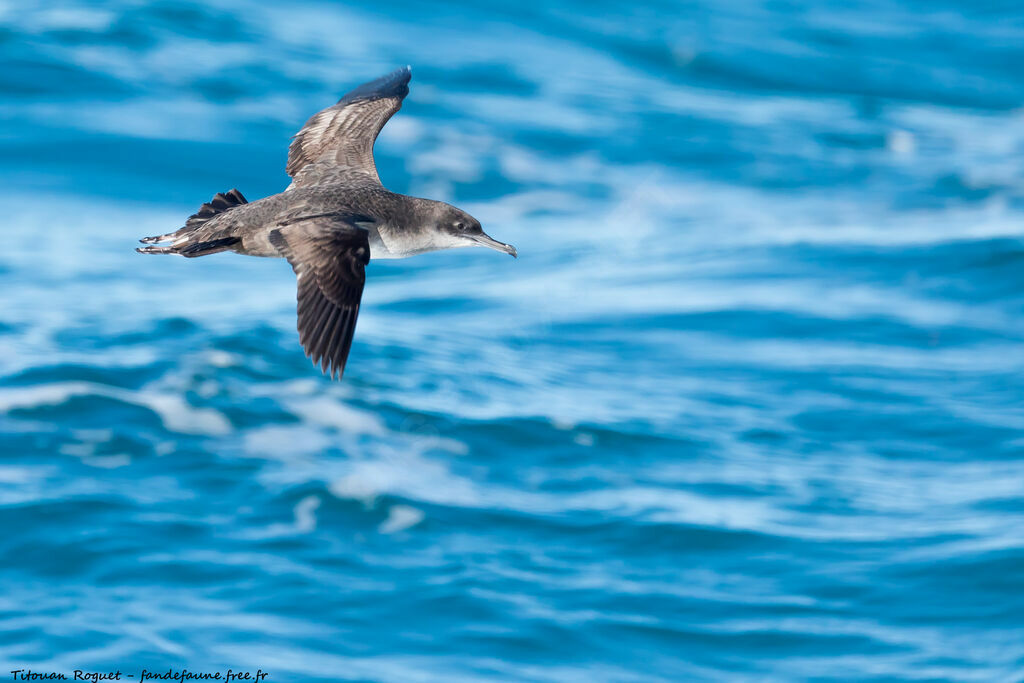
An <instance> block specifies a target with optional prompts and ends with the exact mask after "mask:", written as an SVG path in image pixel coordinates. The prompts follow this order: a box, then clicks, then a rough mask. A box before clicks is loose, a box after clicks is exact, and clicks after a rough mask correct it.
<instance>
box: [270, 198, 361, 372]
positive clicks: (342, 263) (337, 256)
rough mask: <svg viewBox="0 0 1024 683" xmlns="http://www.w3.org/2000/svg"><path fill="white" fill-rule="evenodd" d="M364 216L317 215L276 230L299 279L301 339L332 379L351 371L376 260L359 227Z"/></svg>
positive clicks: (274, 235)
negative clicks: (350, 355)
mask: <svg viewBox="0 0 1024 683" xmlns="http://www.w3.org/2000/svg"><path fill="white" fill-rule="evenodd" d="M363 218H364V217H361V216H355V215H331V216H316V217H312V218H306V219H302V220H298V221H295V222H293V223H290V224H288V225H285V226H282V227H279V228H276V229H274V230H272V231H271V233H270V242H271V243H272V244H273V245H274V246H275V247H277V250H278V251H280V252H281V254H282V255H283V256H284V257H285V258H286V259H288V262H289V263H290V264H291V265H292V269H293V270H294V271H295V276H296V277H297V278H298V309H299V311H298V312H299V323H298V327H299V341H300V342H301V343H302V348H303V349H305V351H306V355H307V356H309V358H310V359H311V360H312V361H313V363H314V364H318V365H319V366H320V369H321V371H323V372H326V373H328V374H329V375H330V376H331V377H332V378H333V377H334V376H335V375H337V377H338V378H339V379H340V378H341V375H342V373H343V372H344V370H345V360H346V359H347V358H348V351H349V349H350V348H351V346H352V334H353V333H354V332H355V328H356V317H357V316H358V315H359V300H360V298H361V297H362V296H363V284H364V283H365V282H366V271H365V266H366V264H367V263H369V262H370V245H369V242H368V233H367V231H366V230H364V229H362V228H360V227H358V226H357V222H359V221H361V220H363Z"/></svg>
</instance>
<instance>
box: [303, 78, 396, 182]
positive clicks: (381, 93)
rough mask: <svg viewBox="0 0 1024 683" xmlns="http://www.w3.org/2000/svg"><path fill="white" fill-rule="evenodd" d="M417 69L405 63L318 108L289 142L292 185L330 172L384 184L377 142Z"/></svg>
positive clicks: (344, 176)
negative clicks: (376, 160) (377, 161)
mask: <svg viewBox="0 0 1024 683" xmlns="http://www.w3.org/2000/svg"><path fill="white" fill-rule="evenodd" d="M410 78H412V71H411V70H410V68H409V67H407V66H406V67H403V68H401V69H397V70H395V71H392V72H391V73H389V74H387V75H385V76H381V77H380V78H378V79H376V80H373V81H370V82H369V83H364V84H363V85H361V86H359V87H358V88H356V89H355V90H352V91H351V92H349V93H347V94H346V95H345V96H344V97H342V98H341V99H340V100H338V103H337V104H336V105H334V106H333V107H328V108H327V109H324V110H322V111H319V112H317V113H316V114H314V115H313V116H312V117H311V118H310V119H309V120H308V121H306V125H305V126H303V127H302V130H300V131H299V132H298V133H296V134H295V137H294V138H293V139H292V143H291V145H290V146H289V147H288V165H287V167H286V170H287V171H288V175H290V176H291V177H292V185H295V186H297V185H312V184H315V183H317V182H319V181H321V180H323V179H324V178H325V177H330V178H338V179H344V178H349V179H352V178H359V179H363V180H368V181H370V182H373V183H376V184H378V185H379V184H380V177H379V176H378V175H377V166H376V164H374V162H373V143H374V142H375V141H376V140H377V135H378V134H379V133H380V131H381V129H382V128H383V127H384V124H385V123H387V122H388V119H390V118H391V117H392V116H394V114H395V112H397V111H398V110H399V109H400V108H401V107H402V100H403V99H405V96H406V95H408V94H409V79H410Z"/></svg>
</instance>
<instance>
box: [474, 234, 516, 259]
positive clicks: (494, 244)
mask: <svg viewBox="0 0 1024 683" xmlns="http://www.w3.org/2000/svg"><path fill="white" fill-rule="evenodd" d="M473 240H474V241H476V243H477V244H479V245H480V246H482V247H488V248H490V249H494V250H495V251H503V252H505V253H506V254H508V255H510V256H511V257H512V258H516V257H517V256H518V253H517V252H516V248H515V247H513V246H512V245H511V244H505V243H504V242H499V241H498V240H496V239H494V238H493V237H490V236H489V235H484V234H480V235H473Z"/></svg>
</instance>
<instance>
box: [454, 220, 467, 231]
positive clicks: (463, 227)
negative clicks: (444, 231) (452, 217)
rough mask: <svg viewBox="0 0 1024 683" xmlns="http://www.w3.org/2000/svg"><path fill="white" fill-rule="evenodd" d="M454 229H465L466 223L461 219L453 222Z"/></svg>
mask: <svg viewBox="0 0 1024 683" xmlns="http://www.w3.org/2000/svg"><path fill="white" fill-rule="evenodd" d="M455 229H456V230H465V229H466V224H465V223H463V222H462V221H458V222H457V223H455Z"/></svg>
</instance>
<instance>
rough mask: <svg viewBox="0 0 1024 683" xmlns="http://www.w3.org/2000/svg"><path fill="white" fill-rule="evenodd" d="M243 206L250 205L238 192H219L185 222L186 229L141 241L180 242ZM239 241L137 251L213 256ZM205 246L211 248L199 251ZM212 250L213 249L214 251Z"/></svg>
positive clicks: (229, 240) (218, 241)
mask: <svg viewBox="0 0 1024 683" xmlns="http://www.w3.org/2000/svg"><path fill="white" fill-rule="evenodd" d="M242 204H248V202H247V201H246V199H245V197H243V196H242V193H241V192H239V191H238V190H230V191H228V192H218V193H217V194H215V195H214V196H213V199H211V200H210V201H208V202H207V203H205V204H203V205H202V206H200V207H199V211H197V212H195V213H194V214H192V215H191V216H189V218H188V220H187V221H185V227H183V228H181V229H180V230H175V231H174V232H169V233H167V234H166V235H154V236H153V237H143V238H142V239H141V240H139V241H140V242H142V243H143V244H157V243H158V242H166V241H167V240H176V241H180V240H181V239H182V238H185V237H187V236H188V235H189V234H190V233H192V232H193V231H195V230H196V229H197V228H200V227H202V226H203V225H204V224H205V223H206V222H207V221H209V220H210V219H211V218H213V217H214V216H217V215H220V214H222V213H224V212H225V211H230V210H231V209H233V208H235V207H236V206H241V205H242ZM237 241H238V240H237V239H235V238H225V239H217V240H211V241H208V242H199V243H193V244H187V243H184V244H182V245H180V247H177V246H176V245H175V244H172V245H171V246H169V247H140V248H139V249H136V250H135V251H137V252H139V253H140V254H182V255H184V256H203V255H204V254H212V253H214V251H224V250H225V249H227V248H228V247H230V246H231V244H234V243H235V242H237ZM204 245H210V246H209V248H204V249H199V247H202V246H204ZM210 249H212V251H211V250H210Z"/></svg>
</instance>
